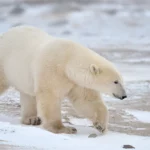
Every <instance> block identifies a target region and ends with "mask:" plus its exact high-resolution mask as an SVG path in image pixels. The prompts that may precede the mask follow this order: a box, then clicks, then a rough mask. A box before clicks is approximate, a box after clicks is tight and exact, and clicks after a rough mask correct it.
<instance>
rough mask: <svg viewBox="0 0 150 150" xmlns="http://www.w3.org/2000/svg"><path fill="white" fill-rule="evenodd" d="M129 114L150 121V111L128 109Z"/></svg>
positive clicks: (146, 121)
mask: <svg viewBox="0 0 150 150" xmlns="http://www.w3.org/2000/svg"><path fill="white" fill-rule="evenodd" d="M126 112H127V113H128V114H131V115H133V116H134V117H135V118H136V119H138V120H139V121H141V122H145V123H150V112H148V111H140V110H126Z"/></svg>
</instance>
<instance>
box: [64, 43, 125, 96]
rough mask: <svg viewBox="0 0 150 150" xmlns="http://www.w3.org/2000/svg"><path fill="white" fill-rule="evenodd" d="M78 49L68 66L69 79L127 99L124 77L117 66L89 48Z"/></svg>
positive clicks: (83, 85) (72, 55)
mask: <svg viewBox="0 0 150 150" xmlns="http://www.w3.org/2000/svg"><path fill="white" fill-rule="evenodd" d="M76 47H77V48H76V49H75V51H74V54H71V57H70V59H69V61H68V64H67V69H66V72H67V76H68V77H69V79H71V80H72V81H73V82H74V83H75V84H78V85H80V86H82V87H85V88H90V89H93V90H96V91H99V92H100V93H104V94H108V95H110V96H113V97H115V98H118V99H124V98H126V97H127V95H126V92H125V89H124V85H123V79H122V76H121V74H120V73H119V71H118V70H117V69H116V68H115V66H114V65H113V64H112V63H111V62H110V61H109V60H107V59H105V58H104V57H102V56H100V55H98V54H97V53H95V52H93V51H91V50H89V49H87V48H84V47H81V46H80V47H79V46H76ZM79 48H80V49H79ZM79 50H80V51H79Z"/></svg>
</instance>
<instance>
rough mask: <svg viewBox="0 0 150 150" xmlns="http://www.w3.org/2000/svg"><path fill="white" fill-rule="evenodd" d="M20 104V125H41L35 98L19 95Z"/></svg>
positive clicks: (23, 94)
mask: <svg viewBox="0 0 150 150" xmlns="http://www.w3.org/2000/svg"><path fill="white" fill-rule="evenodd" d="M20 102H21V117H22V118H21V123H23V124H26V125H39V124H41V120H40V118H39V117H38V116H37V105H36V99H35V97H32V96H30V95H27V94H25V93H22V92H21V93H20Z"/></svg>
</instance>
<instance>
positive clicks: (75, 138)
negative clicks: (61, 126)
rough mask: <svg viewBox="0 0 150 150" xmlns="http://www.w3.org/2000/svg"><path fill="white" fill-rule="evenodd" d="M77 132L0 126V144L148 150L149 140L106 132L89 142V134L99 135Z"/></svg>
mask: <svg viewBox="0 0 150 150" xmlns="http://www.w3.org/2000/svg"><path fill="white" fill-rule="evenodd" d="M77 129H78V133H77V134H75V135H67V134H53V133H51V132H48V131H45V130H43V129H40V128H38V127H30V126H28V127H26V126H21V125H11V124H9V123H4V122H0V135H1V136H0V140H3V141H7V144H10V145H12V144H13V145H17V146H30V147H35V148H40V149H45V150H51V149H56V150H64V149H65V150H69V149H73V150H76V149H78V150H83V149H86V150H91V149H95V150H99V149H101V148H102V149H103V150H111V149H114V150H122V147H123V145H125V144H128V145H132V146H134V147H135V148H136V150H142V149H143V148H144V150H149V149H150V145H149V143H150V137H141V136H131V135H126V134H121V133H114V132H108V133H107V134H106V135H103V136H101V135H98V137H96V138H94V139H92V138H88V136H89V134H92V133H96V134H99V133H98V132H96V130H95V129H92V128H89V127H78V126H77ZM83 131H84V132H83ZM1 143H3V142H1Z"/></svg>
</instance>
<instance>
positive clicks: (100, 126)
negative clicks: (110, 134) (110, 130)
mask: <svg viewBox="0 0 150 150" xmlns="http://www.w3.org/2000/svg"><path fill="white" fill-rule="evenodd" d="M94 127H95V128H96V129H97V130H98V131H100V132H101V133H106V132H107V127H106V125H105V124H102V123H99V122H96V123H94Z"/></svg>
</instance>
